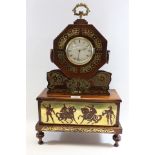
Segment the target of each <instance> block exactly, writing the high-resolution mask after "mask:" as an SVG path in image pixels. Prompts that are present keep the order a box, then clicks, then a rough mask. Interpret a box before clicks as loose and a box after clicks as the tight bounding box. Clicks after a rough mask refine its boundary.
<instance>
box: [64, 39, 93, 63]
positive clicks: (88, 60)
mask: <svg viewBox="0 0 155 155" xmlns="http://www.w3.org/2000/svg"><path fill="white" fill-rule="evenodd" d="M77 38H79V39H84V40H86V41H87V42H88V43H89V45H90V46H91V52H92V55H91V57H90V58H89V59H87V61H86V62H83V63H77V62H75V61H73V60H72V59H70V57H69V55H68V52H67V51H68V47H69V45H70V44H71V42H73V41H74V40H75V39H77ZM65 52H66V56H67V59H68V60H69V61H70V62H71V63H72V64H74V65H78V66H82V65H85V64H87V63H89V62H90V61H91V60H92V58H93V56H94V53H95V50H94V47H93V45H92V43H91V41H90V40H89V39H87V38H85V37H74V38H73V39H71V40H70V41H69V42H68V44H67V46H66V50H65Z"/></svg>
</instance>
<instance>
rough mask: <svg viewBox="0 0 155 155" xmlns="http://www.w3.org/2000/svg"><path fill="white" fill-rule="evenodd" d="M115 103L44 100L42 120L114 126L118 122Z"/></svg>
mask: <svg viewBox="0 0 155 155" xmlns="http://www.w3.org/2000/svg"><path fill="white" fill-rule="evenodd" d="M116 118H117V105H116V104H115V103H86V102H75V101H74V102H73V101H66V102H64V101H43V102H42V103H41V122H42V123H45V124H73V125H95V126H113V125H115V124H116Z"/></svg>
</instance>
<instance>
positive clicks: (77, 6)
mask: <svg viewBox="0 0 155 155" xmlns="http://www.w3.org/2000/svg"><path fill="white" fill-rule="evenodd" d="M79 7H84V8H85V9H86V12H85V13H84V12H83V11H79V12H77V8H79ZM72 11H73V12H74V15H76V16H79V17H80V19H82V16H87V15H88V13H89V12H90V10H89V8H88V6H87V5H86V4H84V3H79V4H77V5H76V6H75V7H74V9H73V10H72Z"/></svg>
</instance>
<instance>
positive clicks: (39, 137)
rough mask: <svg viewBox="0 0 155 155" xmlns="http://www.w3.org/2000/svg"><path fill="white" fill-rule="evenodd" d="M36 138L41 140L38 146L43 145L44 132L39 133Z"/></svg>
mask: <svg viewBox="0 0 155 155" xmlns="http://www.w3.org/2000/svg"><path fill="white" fill-rule="evenodd" d="M36 137H37V138H38V139H39V141H38V144H43V143H44V142H43V141H42V138H43V137H44V132H42V131H38V132H37V134H36Z"/></svg>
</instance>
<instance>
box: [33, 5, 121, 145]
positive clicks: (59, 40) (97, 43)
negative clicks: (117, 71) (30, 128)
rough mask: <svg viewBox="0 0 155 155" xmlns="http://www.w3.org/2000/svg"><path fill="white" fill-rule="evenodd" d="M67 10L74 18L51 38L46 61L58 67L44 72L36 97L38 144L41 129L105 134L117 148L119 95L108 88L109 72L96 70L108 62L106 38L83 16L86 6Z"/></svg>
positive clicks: (42, 130)
mask: <svg viewBox="0 0 155 155" xmlns="http://www.w3.org/2000/svg"><path fill="white" fill-rule="evenodd" d="M82 7H83V8H82ZM80 9H81V10H83V11H79V10H80ZM77 10H78V11H77ZM73 12H74V15H77V16H79V19H77V20H75V21H74V23H73V24H69V25H68V26H67V27H66V28H65V29H64V30H63V31H62V32H61V33H60V34H59V35H58V36H57V37H56V38H55V39H54V41H53V49H52V50H51V54H50V59H51V62H52V63H54V64H55V65H56V66H57V67H58V68H59V69H55V70H51V71H49V72H47V82H48V85H47V88H45V89H44V91H43V92H42V93H41V94H40V95H39V96H38V97H37V100H38V112H39V121H38V123H37V124H36V130H37V131H38V132H37V137H38V138H39V144H42V143H43V140H42V138H43V136H44V131H64V132H65V131H70V132H96V133H111V134H114V136H113V139H114V141H115V144H114V146H118V141H120V135H119V134H120V133H122V127H121V125H120V123H119V109H120V102H121V99H120V97H119V95H118V94H117V92H116V90H114V89H109V84H110V82H111V76H112V74H111V73H110V72H107V71H103V70H99V69H100V68H101V67H102V66H103V65H104V64H106V63H108V61H109V50H107V40H106V38H105V37H104V36H103V35H102V34H101V33H100V32H99V31H98V30H97V29H96V28H95V26H93V25H92V24H89V23H88V22H87V21H86V20H85V19H83V16H87V15H88V14H89V12H90V10H89V8H88V7H87V5H86V4H83V3H80V4H77V5H76V6H75V8H74V9H73Z"/></svg>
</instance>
